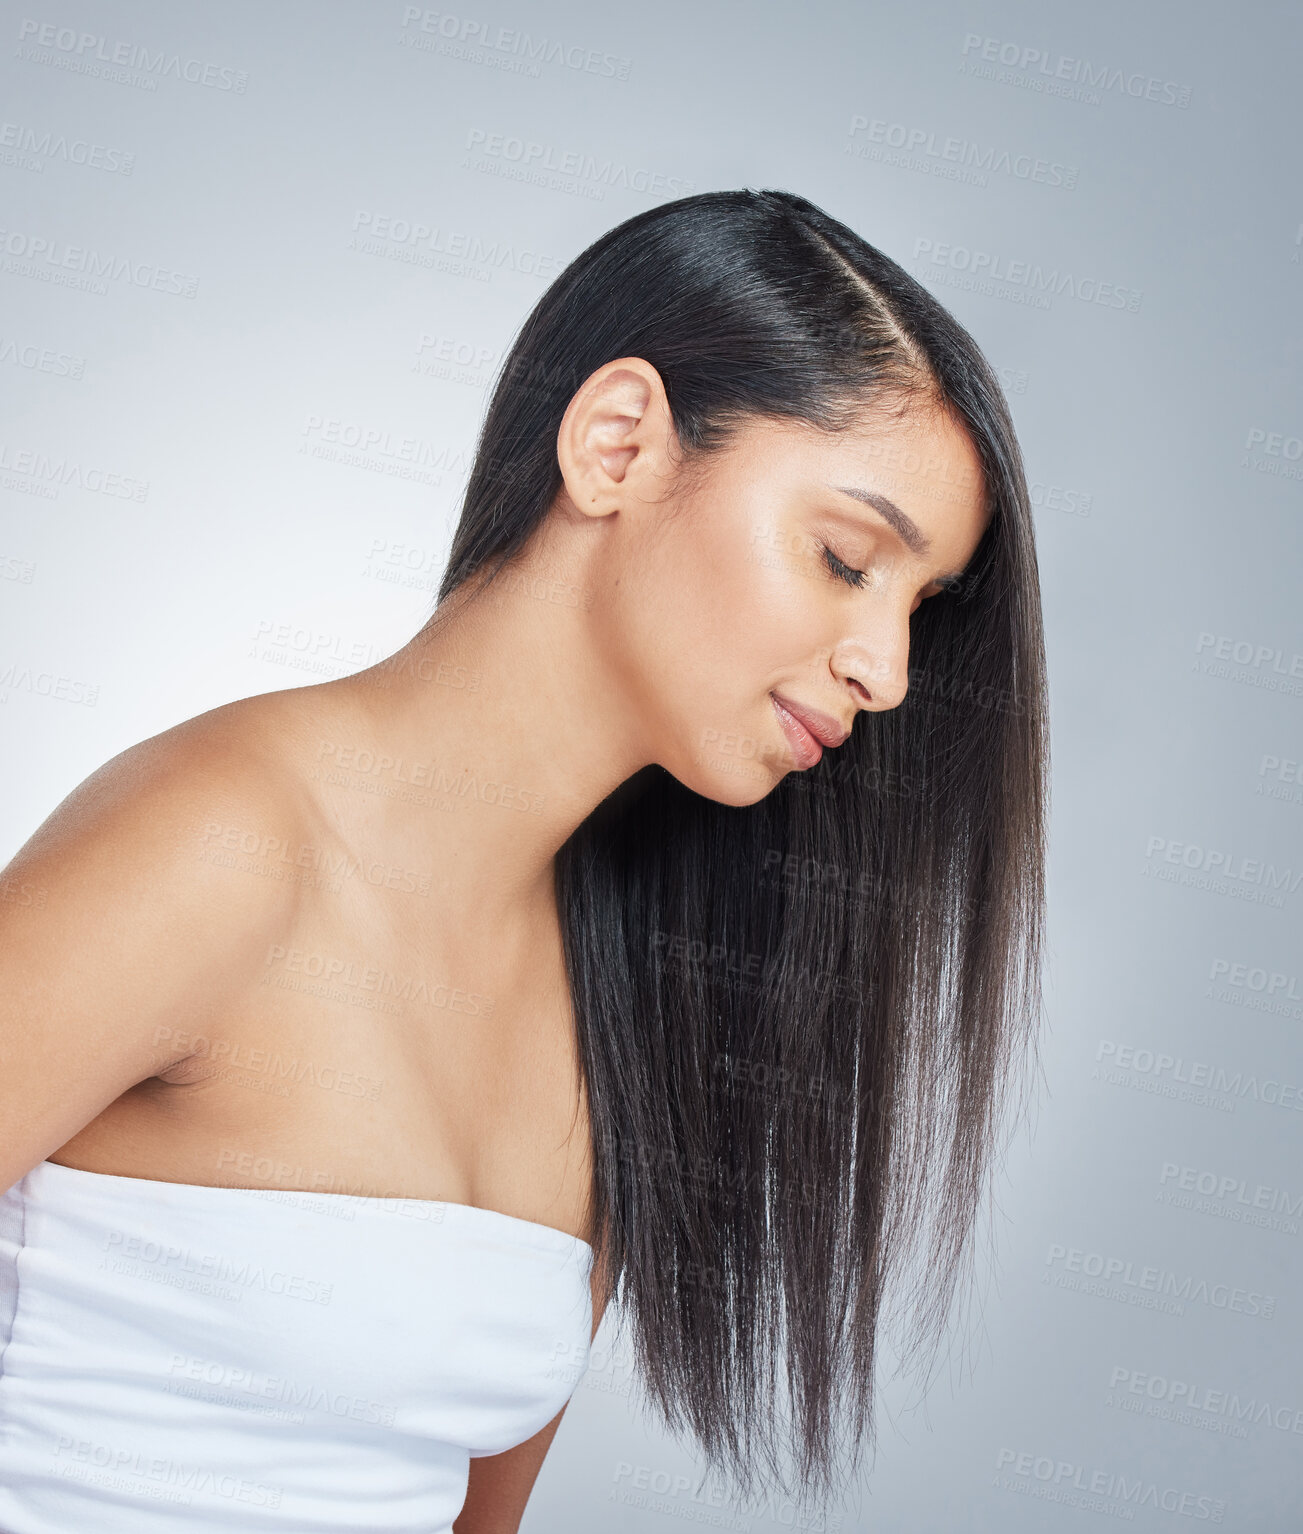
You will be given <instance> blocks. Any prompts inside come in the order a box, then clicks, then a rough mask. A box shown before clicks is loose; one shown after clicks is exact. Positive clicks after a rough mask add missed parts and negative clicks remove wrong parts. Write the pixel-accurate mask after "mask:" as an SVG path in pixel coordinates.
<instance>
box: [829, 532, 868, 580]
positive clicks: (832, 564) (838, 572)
mask: <svg viewBox="0 0 1303 1534" xmlns="http://www.w3.org/2000/svg"><path fill="white" fill-rule="evenodd" d="M819 547H820V548H821V549H822V550H823V557H824V563H825V564H826V565H827V566H828V568H829V569H830V570H831V571H832V573H833V574H834V575H835V576H837V578H838V579H839V580H843V581H845V582H846V584H847V585H848V586H854V587H856V588H859V587H860V586H862V585H863V584H864V582H865V581H866V580H867V579H868V577H867V576H866V574H865V572H864V571H863V570H852V569H851V567H850V566H849V565H847V564H843V563H842V561H841V560H840V559H838V558H837V556H836V554H834V553H833V551H832V550H831V549H830V548H829V547H828V545H827V544H826V543H821V544H820V545H819Z"/></svg>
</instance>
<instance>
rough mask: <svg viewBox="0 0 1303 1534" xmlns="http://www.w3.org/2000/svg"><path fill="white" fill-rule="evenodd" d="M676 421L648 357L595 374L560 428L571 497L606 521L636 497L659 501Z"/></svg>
mask: <svg viewBox="0 0 1303 1534" xmlns="http://www.w3.org/2000/svg"><path fill="white" fill-rule="evenodd" d="M674 437H675V434H674V423H673V419H672V417H671V414H670V407H669V400H668V398H667V397H666V394H665V385H664V384H663V383H662V382H661V375H660V374H659V373H658V372H657V371H656V369H655V368H654V367H653V366H652V365H651V363H650V362H647V361H645V360H644V359H643V358H642V357H617V358H615V359H614V360H613V361H611V362H604V363H603V364H602V366H601V367H600V368H598V369H597V370H596V371H595V372H593V373H591V374H589V376H588V377H587V378H586V379H585V380H584V382H583V383H582V384H581V385H580V387H579V388H578V389H577V390H576V391H575V394H574V397H573V398H572V399H571V401H570V403H569V405H567V406H566V413H565V415H563V416H562V417H561V425H560V427H559V428H558V430H557V461H558V463H559V464H560V466H561V477H562V479H563V480H564V482H565V488H566V494H567V495H568V496H569V497H570V500H571V501H572V502H573V504H574V506H575V508H576V509H577V510H578V511H581V512H582V513H583V514H584V515H585V516H589V517H604V516H607V515H609V514H610V513H611V512H612V511H616V510H618V509H619V507H620V505H621V504H628V502H629V500H630V497H637V498H639V499H642V500H655V499H657V498H658V496H659V494H660V491H661V489H662V488H663V486H664V484H665V483H667V482H668V481H669V478H670V475H671V470H672V461H671V453H672V447H673V443H674Z"/></svg>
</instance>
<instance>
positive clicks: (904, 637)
mask: <svg viewBox="0 0 1303 1534" xmlns="http://www.w3.org/2000/svg"><path fill="white" fill-rule="evenodd" d="M832 671H833V675H834V676H835V677H836V678H837V680H838V681H839V682H840V683H841V684H842V686H843V687H844V688H845V689H846V690H847V691H848V692H849V694H850V696H851V697H852V699H853V700H854V703H855V707H856V708H857V709H865V710H868V711H870V712H877V711H882V710H885V709H890V708H898V707H899V706H900V704H901V703H903V702H904V701H905V694H906V693H907V692H908V691H909V614H908V613H906V614H905V615H904V618H903V620H890V619H888V618H886V617H885V616H882V615H880V616H879V620H878V621H877V622H875V623H874V624H873V625H872V626H871V627H870V626H865V627H864V628H863V629H861V630H859V631H857V632H856V633H855V634H854V635H847V636H846V637H845V638H843V639H842V640H841V641H840V643H839V644H838V645H837V646H836V648H835V649H834V650H833V653H832Z"/></svg>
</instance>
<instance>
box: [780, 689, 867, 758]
mask: <svg viewBox="0 0 1303 1534" xmlns="http://www.w3.org/2000/svg"><path fill="white" fill-rule="evenodd" d="M769 697H770V700H771V701H772V703H773V705H774V712H775V713H776V714H777V716H778V722H779V723H780V724H781V725H782V727H783V733H784V734H785V735H786V736H787V740H788V744H789V745H790V746H791V748H792V754H793V756H795V758H796V760H797V762H798V764H799V765H800V766H801V767H813V766H814V765H815V764H816V763H817V762H818V761H819V759H820V758H821V757H822V756H823V748H824V746H840V745H841V743H842V742H843V741H844V740H845V739H846V737H847V736H848V735H849V734H850V731H849V730H843V729H842V727H841V725H839V724H838V723H837V721H836V720H835V719H831V718H829V716H828V715H827V714H821V713H820V712H819V711H818V710H817V709H810V708H805V707H804V706H802V705H800V704H796V703H792V702H789V701H788V699H786V698H784V697H782V696H781V694H779V693H776V692H771V693H770V694H769Z"/></svg>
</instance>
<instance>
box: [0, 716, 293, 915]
mask: <svg viewBox="0 0 1303 1534" xmlns="http://www.w3.org/2000/svg"><path fill="white" fill-rule="evenodd" d="M282 712H283V710H282V709H281V708H280V707H279V706H278V700H277V696H276V695H275V694H266V695H261V696H258V697H253V698H245V699H241V700H240V701H239V702H236V703H228V704H224V705H222V706H221V707H219V708H215V709H211V710H209V711H208V712H206V713H203V714H199V715H196V716H195V717H194V718H193V719H188V720H185V721H183V722H182V723H180V724H177V725H174V726H172V727H171V728H170V729H167V730H164V731H162V732H161V733H160V734H158V735H154V736H151V737H150V738H149V739H147V740H143V741H140V742H139V743H138V744H136V745H133V746H129V747H128V748H127V749H126V750H124V751H121V752H119V753H118V754H117V755H116V756H114V757H111V758H110V759H109V760H108V761H107V762H105V763H104V764H103V765H102V766H100V767H98V768H96V770H95V771H94V772H92V773H91V774H90V775H89V776H88V777H86V778H85V779H84V780H83V781H82V782H81V783H80V784H78V786H77V787H76V788H74V789H73V791H72V792H71V793H70V794H68V795H67V797H66V798H65V799H63V800H62V801H61V802H60V803H59V804H58V805H57V806H56V807H55V808H54V810H53V811H52V812H51V813H50V814H49V815H48V816H47V817H46V819H45V820H44V821H43V822H42V823H41V825H40V826H38V827H37V829H36V830H35V831H34V832H33V834H32V835H31V836H30V837H29V838H28V840H27V841H26V842H25V843H24V844H23V846H22V847H21V848H19V850H18V852H17V853H16V854H15V856H14V859H13V860H12V862H11V863H10V864H9V867H8V869H7V870H6V872H7V873H9V874H10V875H11V876H13V875H15V874H23V873H26V872H28V871H31V870H33V869H35V868H37V867H39V869H40V871H41V872H42V873H43V874H48V875H50V876H52V877H55V878H57V879H64V878H75V877H77V876H79V875H80V876H83V877H94V876H95V875H96V873H97V872H101V871H102V866H103V865H105V864H111V865H112V866H113V867H114V868H116V869H117V871H118V873H119V874H120V875H122V877H123V882H124V884H130V883H132V882H136V883H141V884H144V885H147V884H148V880H147V879H146V880H139V879H137V880H135V881H133V879H132V875H133V874H136V875H139V874H143V873H148V872H150V871H153V872H155V873H163V872H166V873H167V875H168V882H169V884H170V886H171V888H172V890H173V892H174V893H175V892H176V885H177V882H178V881H180V882H186V881H188V880H195V881H198V882H201V883H208V884H213V883H214V882H215V881H214V880H213V879H212V877H211V874H210V873H209V872H208V870H210V869H211V868H213V867H214V866H217V865H216V863H215V860H214V858H213V857H212V856H211V854H212V852H213V851H214V849H216V848H218V847H221V846H223V845H229V844H230V843H232V842H233V841H234V840H236V839H238V838H240V837H241V836H242V837H243V841H244V844H245V845H248V842H249V836H250V834H251V833H253V834H256V833H257V832H258V831H259V830H261V831H262V833H263V834H264V836H270V835H271V834H272V830H273V828H275V829H276V830H279V831H280V832H281V833H283V834H288V833H291V832H292V831H293V830H294V829H295V828H297V827H299V826H301V825H302V824H305V823H306V822H307V821H309V820H310V819H311V817H312V815H313V813H314V801H313V799H312V797H311V796H310V794H309V793H308V792H307V791H306V788H305V785H304V784H303V782H302V780H301V779H300V778H299V777H298V776H297V775H296V774H295V773H293V772H292V771H291V770H290V769H289V767H288V764H287V762H286V759H285V755H284V753H283V752H282V751H281V750H280V749H279V748H278V745H277V737H276V728H275V727H276V722H277V718H278V716H279V715H280V714H281V713H282ZM216 882H220V881H216ZM267 883H268V887H267V889H266V890H264V891H263V892H261V893H262V896H263V897H264V898H260V896H259V894H258V893H255V892H254V891H252V890H249V891H248V893H249V896H250V899H251V900H252V902H253V903H254V904H255V905H258V904H275V903H277V902H276V900H275V898H274V897H275V895H276V893H277V892H276V891H275V890H273V889H272V888H271V881H267ZM266 897H271V898H266Z"/></svg>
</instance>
